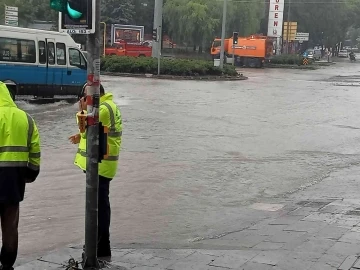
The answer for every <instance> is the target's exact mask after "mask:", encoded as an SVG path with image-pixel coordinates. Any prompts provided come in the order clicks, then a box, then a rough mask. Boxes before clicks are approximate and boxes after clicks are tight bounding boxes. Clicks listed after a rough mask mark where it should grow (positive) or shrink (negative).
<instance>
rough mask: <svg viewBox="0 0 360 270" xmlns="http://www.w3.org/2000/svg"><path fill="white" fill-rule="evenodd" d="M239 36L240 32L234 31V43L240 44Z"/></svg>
mask: <svg viewBox="0 0 360 270" xmlns="http://www.w3.org/2000/svg"><path fill="white" fill-rule="evenodd" d="M238 38H239V33H238V32H233V45H237V44H238Z"/></svg>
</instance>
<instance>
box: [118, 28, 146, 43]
mask: <svg viewBox="0 0 360 270" xmlns="http://www.w3.org/2000/svg"><path fill="white" fill-rule="evenodd" d="M121 41H126V42H127V43H128V44H140V43H142V42H143V41H144V26H138V25H122V24H113V25H112V27H111V43H112V44H114V43H120V42H121Z"/></svg>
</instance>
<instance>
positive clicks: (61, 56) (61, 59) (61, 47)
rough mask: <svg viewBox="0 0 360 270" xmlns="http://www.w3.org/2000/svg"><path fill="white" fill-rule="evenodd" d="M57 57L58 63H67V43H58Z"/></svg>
mask: <svg viewBox="0 0 360 270" xmlns="http://www.w3.org/2000/svg"><path fill="white" fill-rule="evenodd" d="M56 57H57V64H58V65H66V55H65V44H64V43H56Z"/></svg>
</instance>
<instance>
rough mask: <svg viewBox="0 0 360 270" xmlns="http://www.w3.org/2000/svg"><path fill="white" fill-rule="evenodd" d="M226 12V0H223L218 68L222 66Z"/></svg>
mask: <svg viewBox="0 0 360 270" xmlns="http://www.w3.org/2000/svg"><path fill="white" fill-rule="evenodd" d="M226 14H227V0H224V7H223V18H222V30H221V48H220V68H221V69H223V68H224V54H225V32H226Z"/></svg>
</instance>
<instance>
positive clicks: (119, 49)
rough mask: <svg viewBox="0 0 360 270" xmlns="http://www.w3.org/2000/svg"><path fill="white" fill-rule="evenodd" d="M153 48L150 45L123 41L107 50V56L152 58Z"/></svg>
mask: <svg viewBox="0 0 360 270" xmlns="http://www.w3.org/2000/svg"><path fill="white" fill-rule="evenodd" d="M151 54H152V48H151V47H150V46H149V44H148V43H127V42H126V41H121V42H117V43H114V44H113V45H112V46H110V47H106V48H105V55H117V56H133V57H151Z"/></svg>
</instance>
